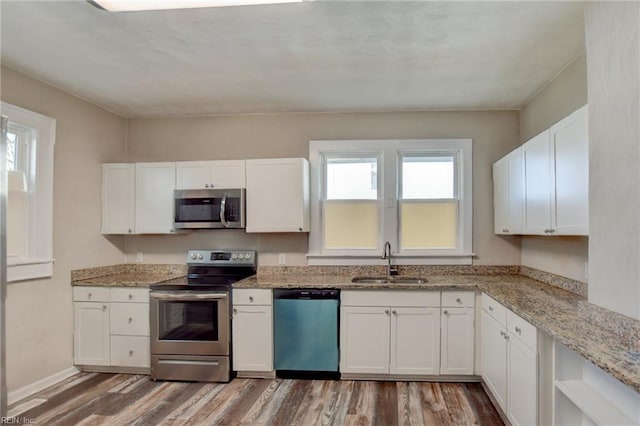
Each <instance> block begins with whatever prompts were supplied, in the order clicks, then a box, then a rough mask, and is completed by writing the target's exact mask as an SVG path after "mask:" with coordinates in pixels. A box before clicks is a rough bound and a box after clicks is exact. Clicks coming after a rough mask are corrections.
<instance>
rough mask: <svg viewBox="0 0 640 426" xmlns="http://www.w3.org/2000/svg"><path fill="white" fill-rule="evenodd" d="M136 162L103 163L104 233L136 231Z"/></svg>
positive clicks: (129, 232)
mask: <svg viewBox="0 0 640 426" xmlns="http://www.w3.org/2000/svg"><path fill="white" fill-rule="evenodd" d="M135 173H136V169H135V165H134V164H103V165H102V233H103V234H131V233H133V231H134V225H135V223H134V220H135V219H134V218H135V215H134V209H135V176H136V174H135Z"/></svg>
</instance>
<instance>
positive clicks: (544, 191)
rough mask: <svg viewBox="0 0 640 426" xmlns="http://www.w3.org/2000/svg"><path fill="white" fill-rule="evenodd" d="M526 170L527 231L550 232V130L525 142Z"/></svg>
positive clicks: (525, 228) (523, 150) (551, 178)
mask: <svg viewBox="0 0 640 426" xmlns="http://www.w3.org/2000/svg"><path fill="white" fill-rule="evenodd" d="M522 152H523V156H524V173H525V180H524V182H525V207H524V222H525V224H524V232H525V234H540V235H548V234H549V230H550V229H551V182H552V181H553V176H552V167H551V158H550V157H551V151H550V148H549V130H545V131H544V132H542V133H540V134H539V135H537V136H535V137H534V138H533V139H531V140H529V141H528V142H527V143H525V144H524V145H523V146H522Z"/></svg>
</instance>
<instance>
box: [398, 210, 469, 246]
mask: <svg viewBox="0 0 640 426" xmlns="http://www.w3.org/2000/svg"><path fill="white" fill-rule="evenodd" d="M400 210H401V212H400V216H401V218H400V221H401V222H400V248H401V249H452V248H455V247H456V241H457V238H458V235H457V222H458V202H457V201H453V202H451V201H447V202H435V203H434V202H423V203H416V202H410V203H408V202H403V203H400Z"/></svg>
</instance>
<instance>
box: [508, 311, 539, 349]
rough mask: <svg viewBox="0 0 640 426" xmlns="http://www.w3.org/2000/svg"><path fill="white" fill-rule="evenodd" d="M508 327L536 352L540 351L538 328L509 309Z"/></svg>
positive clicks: (510, 331) (511, 332)
mask: <svg viewBox="0 0 640 426" xmlns="http://www.w3.org/2000/svg"><path fill="white" fill-rule="evenodd" d="M507 329H508V331H509V333H510V334H512V335H513V336H516V337H517V338H518V339H520V340H521V341H522V343H524V344H525V345H526V346H528V347H529V349H531V350H532V351H534V352H538V349H537V348H538V345H537V342H538V330H537V329H536V328H535V327H534V326H533V325H531V324H530V323H529V322H527V321H526V320H524V319H522V318H520V317H519V316H518V315H516V314H514V313H513V312H511V311H509V310H507Z"/></svg>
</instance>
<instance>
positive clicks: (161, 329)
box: [149, 250, 257, 382]
mask: <svg viewBox="0 0 640 426" xmlns="http://www.w3.org/2000/svg"><path fill="white" fill-rule="evenodd" d="M187 257H188V261H187V266H188V269H187V277H186V279H182V280H172V281H170V282H165V283H160V284H154V285H152V286H151V292H150V293H149V296H150V303H151V305H150V309H149V312H150V320H151V378H152V379H153V380H187V381H203V382H228V381H229V380H231V371H232V369H231V358H230V356H231V285H232V284H233V283H234V282H236V281H239V280H241V279H243V278H246V277H249V276H251V275H254V274H255V273H256V266H257V263H256V252H255V251H253V250H189V252H188V254H187Z"/></svg>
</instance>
